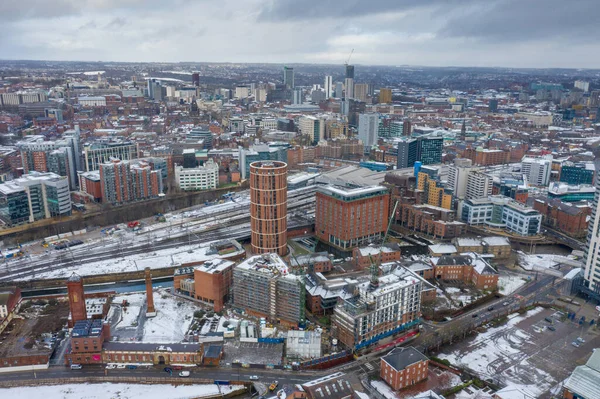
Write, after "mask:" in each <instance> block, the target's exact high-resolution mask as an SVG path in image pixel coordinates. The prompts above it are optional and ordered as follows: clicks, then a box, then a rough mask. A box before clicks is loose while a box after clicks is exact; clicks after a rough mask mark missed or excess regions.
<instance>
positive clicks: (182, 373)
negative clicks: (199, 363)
mask: <svg viewBox="0 0 600 399" xmlns="http://www.w3.org/2000/svg"><path fill="white" fill-rule="evenodd" d="M179 376H180V377H189V376H190V372H189V371H180V372H179Z"/></svg>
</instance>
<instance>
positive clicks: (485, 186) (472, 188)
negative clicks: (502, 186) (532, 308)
mask: <svg viewBox="0 0 600 399" xmlns="http://www.w3.org/2000/svg"><path fill="white" fill-rule="evenodd" d="M493 185H494V181H493V179H492V177H491V176H490V175H488V174H485V173H482V172H479V171H476V170H473V171H469V172H467V185H466V191H465V196H466V198H467V199H481V198H487V197H489V196H490V195H492V187H493Z"/></svg>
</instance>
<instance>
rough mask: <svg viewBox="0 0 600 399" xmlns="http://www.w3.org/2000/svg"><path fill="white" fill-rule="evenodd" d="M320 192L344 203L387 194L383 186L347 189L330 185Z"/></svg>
mask: <svg viewBox="0 0 600 399" xmlns="http://www.w3.org/2000/svg"><path fill="white" fill-rule="evenodd" d="M318 191H319V192H320V193H323V194H325V195H329V196H332V197H335V198H339V199H342V200H344V201H352V200H355V199H361V198H365V197H371V196H376V195H384V194H387V192H388V190H387V188H385V187H383V186H367V187H345V186H337V185H336V186H334V185H329V186H325V187H319V188H318Z"/></svg>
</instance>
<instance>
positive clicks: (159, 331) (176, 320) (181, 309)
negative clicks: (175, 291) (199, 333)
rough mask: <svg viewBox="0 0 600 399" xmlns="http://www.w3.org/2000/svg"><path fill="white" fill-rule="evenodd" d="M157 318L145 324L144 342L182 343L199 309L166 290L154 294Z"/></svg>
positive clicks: (148, 320) (150, 319)
mask: <svg viewBox="0 0 600 399" xmlns="http://www.w3.org/2000/svg"><path fill="white" fill-rule="evenodd" d="M154 308H155V309H156V316H155V317H152V318H149V319H147V320H146V323H145V324H144V339H143V342H156V343H169V342H181V341H183V338H184V337H185V333H186V332H187V330H188V329H189V328H190V324H192V320H193V318H194V311H196V310H198V309H199V308H198V307H197V306H195V305H194V304H193V303H192V302H190V301H185V300H183V299H180V298H177V297H175V296H173V295H171V294H170V293H168V292H167V291H165V290H158V291H155V292H154Z"/></svg>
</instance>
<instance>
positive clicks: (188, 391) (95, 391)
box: [0, 383, 243, 399]
mask: <svg viewBox="0 0 600 399" xmlns="http://www.w3.org/2000/svg"><path fill="white" fill-rule="evenodd" d="M219 389H221V390H222V392H223V393H227V392H231V391H233V390H238V389H243V386H235V385H234V386H224V387H219V386H218V385H212V384H210V385H209V384H207V385H167V384H162V385H141V384H110V383H104V384H67V385H50V386H39V387H19V388H0V397H1V398H27V399H107V398H114V399H117V398H118V399H164V398H169V399H188V398H200V397H205V396H212V395H218V394H219V393H220V391H219Z"/></svg>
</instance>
